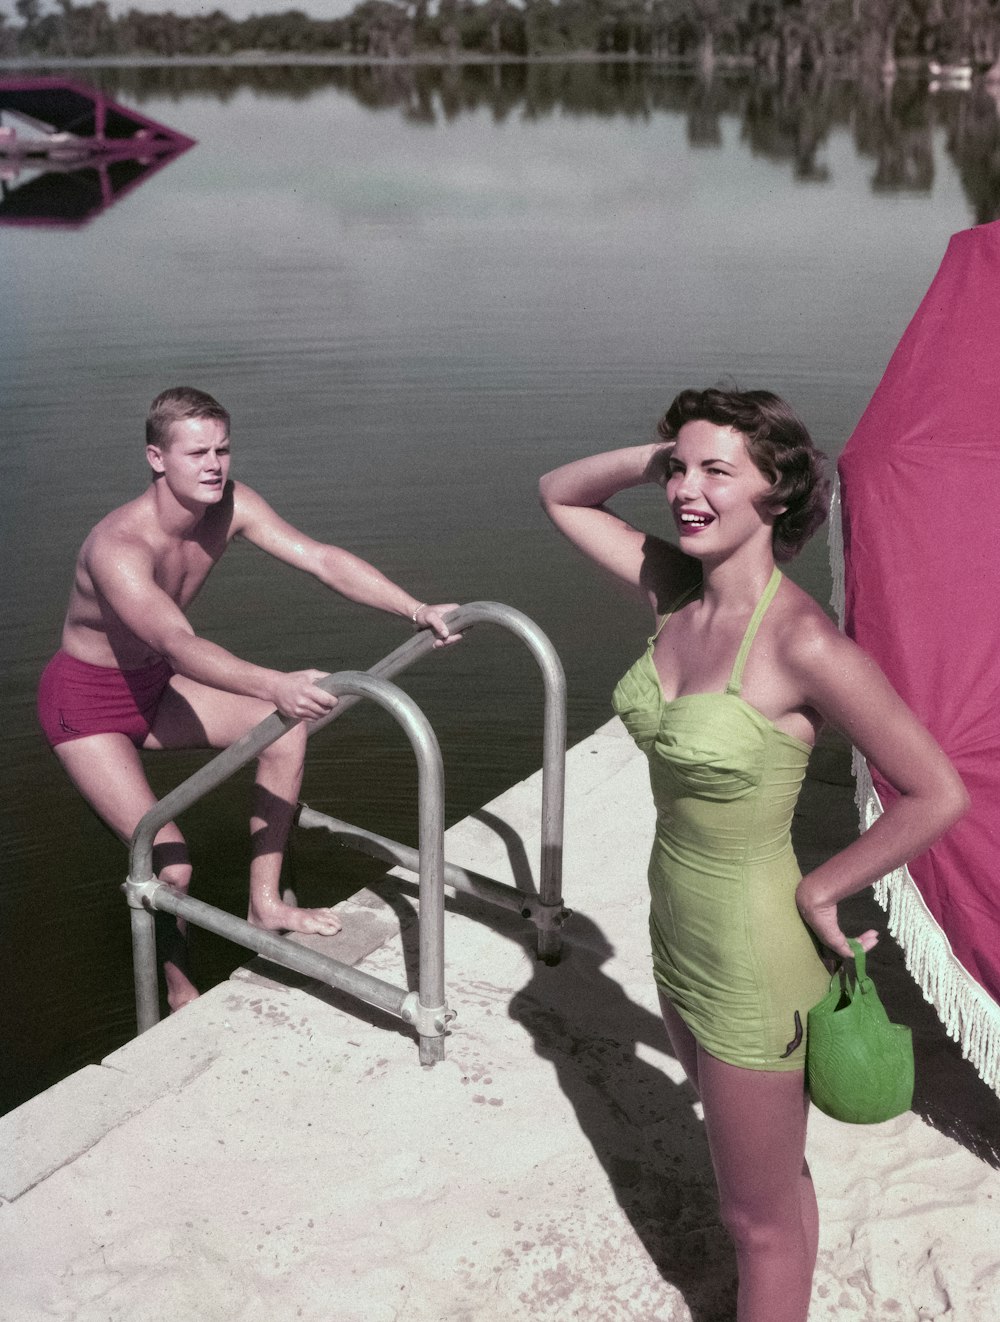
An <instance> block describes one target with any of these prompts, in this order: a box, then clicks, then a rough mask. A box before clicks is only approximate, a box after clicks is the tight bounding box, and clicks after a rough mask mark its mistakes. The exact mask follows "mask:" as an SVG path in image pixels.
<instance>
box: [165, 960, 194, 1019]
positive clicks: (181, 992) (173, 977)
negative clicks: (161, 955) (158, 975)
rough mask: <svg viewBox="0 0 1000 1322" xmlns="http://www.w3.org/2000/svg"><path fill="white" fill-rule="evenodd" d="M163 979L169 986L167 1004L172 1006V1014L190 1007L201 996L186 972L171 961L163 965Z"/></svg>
mask: <svg viewBox="0 0 1000 1322" xmlns="http://www.w3.org/2000/svg"><path fill="white" fill-rule="evenodd" d="M163 977H164V980H165V982H166V984H167V1004H168V1005H169V1006H170V1013H171V1014H174V1013H175V1012H176V1011H177V1010H182V1009H183V1008H184V1006H185V1005H190V1003H191V1002H192V1001H196V1000H197V999H198V997H199V996H200V995H201V993H200V992H199V991H198V988H197V987H196V986H195V985H194V983H193V982H192V981H191V979H190V978H189V977H188V976H187V974H186V973H185V972H184V970H183V969H180V968H178V967H177V965H176V964H174V963H173V962H172V961H171V960H167V961H166V962H165V963H164V965H163Z"/></svg>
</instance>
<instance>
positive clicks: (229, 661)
mask: <svg viewBox="0 0 1000 1322" xmlns="http://www.w3.org/2000/svg"><path fill="white" fill-rule="evenodd" d="M87 570H88V572H89V574H90V577H91V579H92V581H93V584H94V587H95V588H96V590H97V592H98V593H99V594H100V596H101V598H103V600H104V601H105V602H106V603H107V605H108V606H109V607H110V608H111V610H113V611H114V613H115V615H117V616H118V618H119V619H120V620H121V621H122V623H123V624H124V625H125V627H126V628H127V629H128V630H129V631H130V632H131V633H133V634H134V635H135V636H136V638H139V639H140V640H141V641H142V642H143V643H145V644H146V646H147V647H149V649H150V650H151V651H153V652H157V653H159V655H160V656H162V657H164V658H165V659H166V660H167V661H169V663H170V665H171V666H172V667H173V669H174V670H176V671H177V673H178V674H181V675H186V676H187V677H188V678H189V679H194V680H197V681H198V682H199V683H201V684H207V685H208V686H209V687H210V688H215V689H222V690H223V691H224V692H226V693H240V694H244V695H246V696H248V697H253V698H261V699H263V700H264V701H265V702H270V703H273V704H274V706H275V707H276V708H277V709H278V711H279V712H281V714H282V716H290V717H294V718H295V719H296V720H314V719H315V718H316V717H318V716H322V715H324V714H325V713H326V712H328V711H329V710H330V709H331V708H332V707H333V705H334V699H333V697H332V696H331V695H330V694H328V693H326V692H324V690H323V689H320V688H317V687H316V684H315V681H316V680H317V679H321V678H322V677H323V674H324V672H323V671H322V670H298V671H292V672H284V671H280V670H268V669H266V668H265V667H263V666H255V665H253V664H252V662H250V661H242V660H241V659H240V658H239V657H237V656H234V655H233V653H232V652H227V651H226V649H225V648H224V647H219V646H218V645H217V644H216V643H212V642H209V640H208V639H207V638H199V637H198V635H197V634H196V633H195V631H194V630H193V629H192V627H191V625H190V623H189V621H188V620H187V617H186V616H185V615H184V612H183V611H182V610H181V609H180V607H179V606H178V605H177V604H176V602H174V601H173V599H172V598H171V597H170V596H169V595H168V594H167V593H166V592H164V591H163V589H162V588H161V587H159V585H158V584H157V583H156V581H155V579H154V576H153V571H154V565H153V557H152V553H151V552H150V550H149V548H148V547H146V546H144V545H143V544H142V543H141V542H138V541H130V540H117V539H116V540H113V541H112V540H110V539H108V540H99V541H98V542H97V543H95V545H93V546H92V547H91V548H90V550H89V553H88V555H87Z"/></svg>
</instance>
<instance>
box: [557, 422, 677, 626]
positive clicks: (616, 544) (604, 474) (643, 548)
mask: <svg viewBox="0 0 1000 1322" xmlns="http://www.w3.org/2000/svg"><path fill="white" fill-rule="evenodd" d="M670 448H671V447H670V446H669V445H666V444H664V443H663V442H661V441H657V442H654V443H653V444H651V445H635V446H629V447H627V448H626V449H623V450H608V451H606V452H605V453H603V454H595V455H591V456H589V457H588V458H586V459H576V460H574V462H573V463H570V464H564V465H563V467H562V468H555V469H553V470H552V472H551V473H546V474H545V476H544V477H543V478H542V479H541V481H540V482H539V484H538V494H539V498H540V500H541V503H542V508H543V509H544V510H545V513H546V514H547V515H548V516H549V518H550V519H551V520H552V522H553V523H554V524H555V526H556V527H557V528H558V529H559V531H560V532H561V533H562V534H563V536H564V537H566V538H568V539H569V541H571V542H572V543H573V545H574V546H575V547H576V548H577V549H578V550H580V551H582V552H583V554H584V555H585V556H586V557H587V558H588V559H589V560H592V561H593V562H594V564H596V565H598V566H599V567H600V568H601V569H604V570H606V571H607V572H608V573H610V574H611V575H612V576H613V577H614V578H616V579H617V580H618V581H619V582H621V583H624V584H625V585H626V586H627V587H630V588H632V589H634V590H635V591H636V592H637V593H638V594H640V595H641V596H642V598H643V600H646V601H648V600H649V597H650V584H649V582H648V561H649V544H650V541H651V540H652V539H651V538H650V537H649V535H648V534H647V533H644V532H641V531H640V530H639V529H638V528H634V527H633V526H632V525H631V524H630V523H626V521H625V520H624V519H621V518H619V517H618V515H617V514H613V513H612V512H611V510H609V509H606V508H605V505H604V502H605V501H607V500H610V498H611V497H612V496H614V495H615V494H616V493H617V492H619V491H625V490H627V489H628V488H629V487H640V486H644V485H645V484H646V483H656V484H657V485H658V486H662V485H663V484H664V482H665V480H666V471H665V468H666V466H665V463H664V459H665V456H666V454H667V453H669V450H670ZM661 549H665V550H667V551H669V550H671V549H672V548H669V547H667V546H666V545H665V544H661ZM674 554H675V555H677V557H678V559H679V560H680V559H681V556H680V553H679V552H676V551H675V552H674Z"/></svg>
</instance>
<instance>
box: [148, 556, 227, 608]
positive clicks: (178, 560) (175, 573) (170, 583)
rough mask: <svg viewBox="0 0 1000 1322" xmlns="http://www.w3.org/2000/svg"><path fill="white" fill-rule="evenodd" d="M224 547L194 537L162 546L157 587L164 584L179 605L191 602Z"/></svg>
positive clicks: (156, 572)
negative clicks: (212, 545)
mask: <svg viewBox="0 0 1000 1322" xmlns="http://www.w3.org/2000/svg"><path fill="white" fill-rule="evenodd" d="M224 549H225V548H224V546H222V547H219V548H215V547H211V546H208V545H204V544H202V543H200V542H193V541H192V542H183V543H180V544H176V545H171V546H167V547H161V548H158V551H157V554H156V557H155V564H154V569H153V578H154V581H155V583H156V585H157V587H159V588H162V590H163V591H164V592H165V593H166V594H167V595H168V596H169V597H170V598H171V600H173V601H175V602H176V603H177V605H178V606H180V607H182V608H183V607H184V606H187V605H188V603H189V602H191V601H193V600H194V598H195V596H196V595H197V594H198V591H199V590H200V588H201V587H202V585H203V583H204V582H205V579H206V578H208V576H209V574H210V573H211V571H212V569H213V568H214V567H215V565H216V563H217V561H218V559H219V556H220V555H221V554H222V551H223V550H224Z"/></svg>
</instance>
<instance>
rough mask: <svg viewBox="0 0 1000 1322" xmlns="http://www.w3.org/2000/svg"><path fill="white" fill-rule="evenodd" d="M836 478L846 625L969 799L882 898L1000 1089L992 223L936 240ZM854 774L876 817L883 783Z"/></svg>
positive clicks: (998, 363) (939, 1001)
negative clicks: (933, 258)
mask: <svg viewBox="0 0 1000 1322" xmlns="http://www.w3.org/2000/svg"><path fill="white" fill-rule="evenodd" d="M838 473H839V481H840V500H841V507H842V529H843V569H844V584H843V590H844V599H843V620H844V627H845V629H846V631H847V633H848V634H849V635H850V636H851V637H853V638H855V639H856V640H857V641H858V642H859V643H860V644H861V645H862V646H863V647H864V648H865V650H866V651H868V652H869V653H870V654H871V655H872V656H874V657H875V659H876V660H877V661H878V662H879V664H880V665H881V666H882V668H883V670H884V671H885V672H886V674H887V675H888V676H889V679H890V680H891V681H892V683H893V684H894V685H895V687H896V688H897V689H898V691H899V692H900V693H901V694H902V696H903V697H904V698H905V700H906V701H907V702H908V703H909V705H910V706H911V707H912V708H913V709H914V711H916V712H917V714H918V715H919V716H920V718H921V720H922V721H923V722H924V723H925V724H926V725H927V726H928V727H929V728H930V730H931V731H932V732H933V734H934V735H935V737H936V738H937V739H938V741H939V742H940V743H941V745H942V746H943V747H944V749H945V750H946V752H947V753H948V754H949V756H950V757H951V758H952V760H953V761H954V763H955V766H956V767H957V769H958V771H959V773H960V774H961V776H962V778H963V780H964V781H965V784H966V787H967V789H968V791H969V793H970V795H971V797H972V808H971V811H970V812H969V814H968V815H967V816H966V817H965V818H964V819H963V820H962V821H961V822H959V823H958V825H957V826H955V827H954V828H953V829H952V830H951V831H950V832H948V834H947V835H946V836H945V837H944V838H943V839H942V840H940V841H939V842H938V843H937V844H936V845H934V846H933V847H932V848H931V849H930V850H929V851H928V852H927V853H926V854H924V855H923V856H922V857H920V858H918V859H915V860H914V861H913V862H912V863H911V864H910V866H909V869H908V870H905V869H904V870H901V872H900V873H899V874H898V875H896V876H895V877H894V878H893V879H891V881H890V882H889V883H888V885H887V886H883V888H882V890H883V893H882V895H881V896H880V898H882V899H883V901H884V902H885V901H888V908H889V912H890V928H891V929H892V930H893V931H894V933H895V934H896V935H897V936H898V938H899V940H900V942H901V944H902V945H903V947H904V950H905V951H906V955H907V963H908V966H909V967H910V968H911V971H912V972H913V973H914V975H915V976H916V977H917V980H918V981H919V982H920V983H921V985H922V986H923V988H924V991H925V994H927V995H928V998H929V999H931V1000H932V1001H933V1002H934V1003H935V1004H936V1005H937V1007H938V1010H939V1012H940V1013H941V1014H942V1018H944V1020H945V1023H946V1024H947V1026H948V1027H949V1029H950V1030H951V1032H952V1035H953V1036H955V1037H957V1038H959V1039H960V1040H961V1041H962V1042H963V1046H964V1047H965V1048H966V1054H967V1055H969V1056H970V1058H972V1059H974V1060H975V1062H976V1064H977V1067H978V1068H979V1069H980V1073H982V1074H983V1077H984V1078H986V1079H987V1081H988V1082H991V1083H992V1084H993V1085H994V1086H995V1087H1000V1006H998V1004H997V1003H998V1002H1000V222H997V223H994V224H991V225H983V226H979V227H977V228H975V229H971V230H965V231H963V232H962V233H960V234H956V235H954V237H953V238H952V239H951V242H950V244H949V246H948V250H947V253H946V254H945V258H944V261H943V262H942V264H941V268H940V270H939V271H938V273H937V275H936V277H935V279H934V281H933V283H932V285H931V287H930V289H929V290H928V292H927V294H926V295H925V297H924V299H923V302H922V303H921V304H920V307H919V308H918V310H917V312H916V315H915V316H914V318H913V320H912V321H911V322H910V325H909V326H908V328H907V330H906V333H905V334H904V336H903V338H902V340H901V341H900V343H899V346H898V347H897V349H896V351H895V353H894V354H893V356H892V359H891V361H890V363H889V366H888V367H887V368H886V371H885V375H884V376H883V378H882V380H881V382H880V383H879V386H878V389H877V390H876V391H875V394H874V396H873V397H872V400H871V403H870V404H869V405H868V408H867V409H866V410H865V413H864V415H863V416H862V418H861V421H860V422H859V423H858V426H857V428H856V429H855V431H854V433H853V435H852V436H851V438H850V440H849V441H848V443H847V446H846V448H845V450H844V453H843V456H842V458H841V460H840V463H839V465H838ZM834 572H835V577H836V572H837V565H836V563H835V565H834ZM868 770H869V771H870V774H871V785H863V786H862V798H863V796H864V792H865V791H866V790H867V791H868V792H869V794H870V790H871V787H872V785H873V787H874V792H875V796H877V798H876V799H875V800H874V803H875V807H874V812H875V813H876V814H877V812H878V810H879V809H878V803H879V802H880V803H881V804H882V805H884V804H885V803H886V802H887V801H888V800H889V799H890V798H891V797H892V795H893V791H892V789H891V788H890V787H889V786H888V785H887V784H886V783H885V781H884V780H883V779H882V777H881V776H880V775H879V772H878V770H877V768H875V767H870V768H869V769H868ZM862 808H863V809H864V808H865V804H864V802H862ZM868 820H869V821H870V820H871V815H869V817H868ZM914 888H915V889H914ZM917 893H919V894H917ZM894 909H895V911H896V912H895V915H894ZM893 917H895V919H896V922H895V926H894V925H893ZM897 929H898V930H897Z"/></svg>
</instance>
